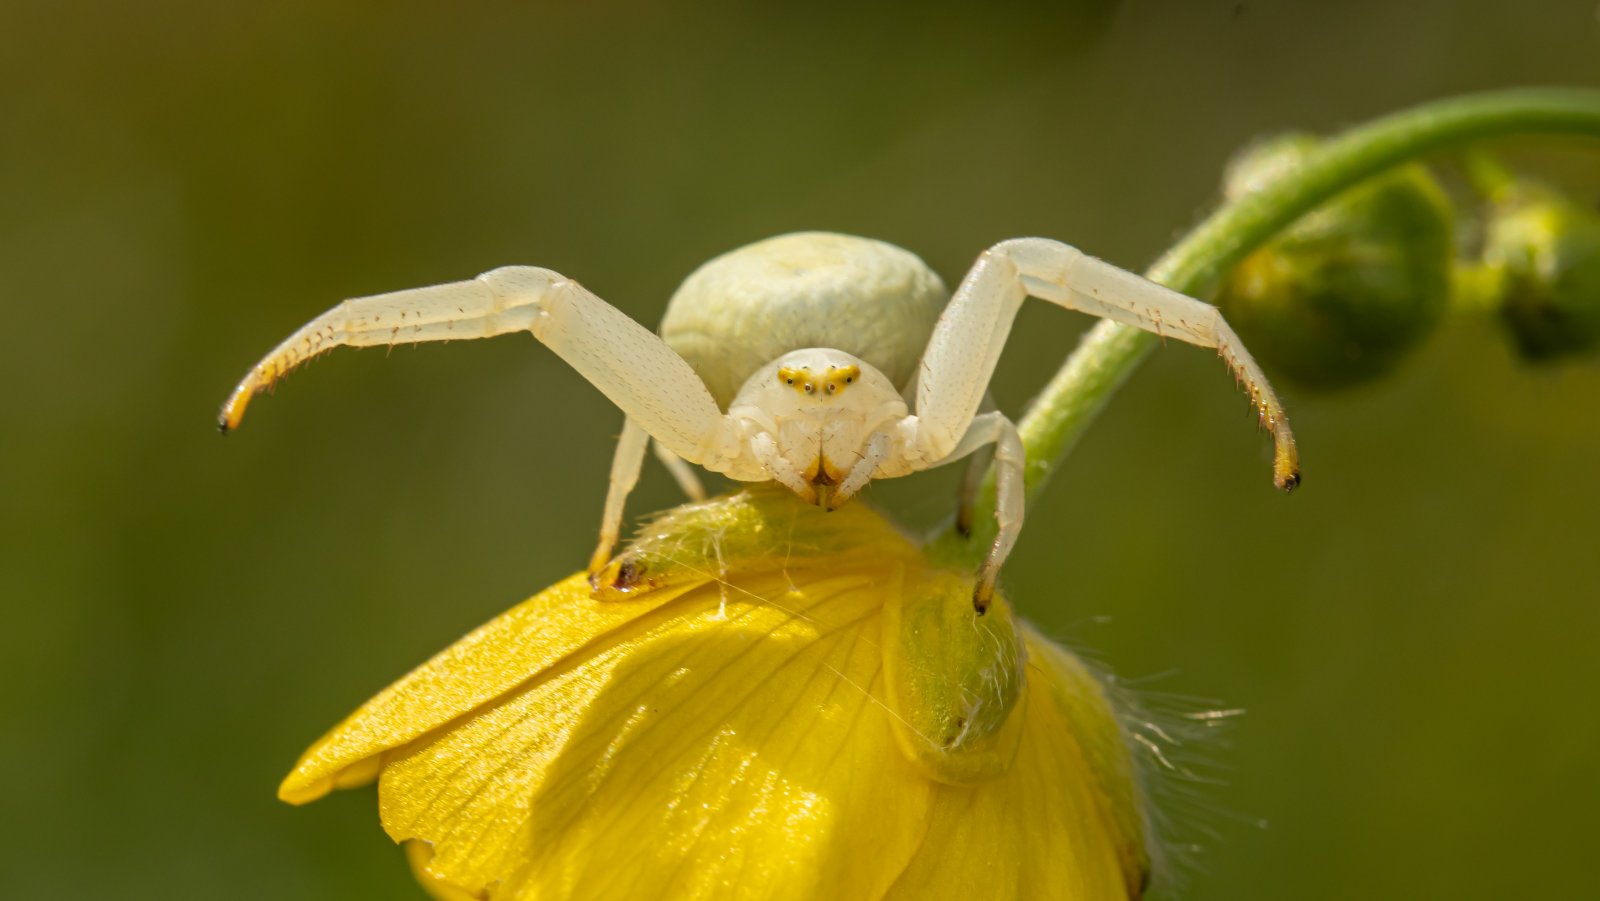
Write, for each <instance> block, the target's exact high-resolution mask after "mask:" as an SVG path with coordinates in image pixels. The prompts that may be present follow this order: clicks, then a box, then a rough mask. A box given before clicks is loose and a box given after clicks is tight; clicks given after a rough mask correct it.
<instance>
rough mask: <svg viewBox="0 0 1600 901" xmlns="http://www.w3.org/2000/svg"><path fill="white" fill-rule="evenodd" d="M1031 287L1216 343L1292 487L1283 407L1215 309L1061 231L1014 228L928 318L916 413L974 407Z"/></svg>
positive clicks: (1065, 301) (1293, 458)
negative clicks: (1017, 234)
mask: <svg viewBox="0 0 1600 901" xmlns="http://www.w3.org/2000/svg"><path fill="white" fill-rule="evenodd" d="M1029 295H1032V296H1034V297H1039V298H1042V299H1044V300H1048V301H1051V302H1052V303H1055V304H1057V305H1059V306H1063V307H1066V308H1067V309H1071V310H1079V311H1082V312H1085V313H1090V314H1092V315H1095V316H1101V317H1104V318H1106V319H1112V320H1115V321H1117V322H1121V323H1124V324H1127V325H1132V326H1136V327H1138V328H1142V329H1145V330H1146V331H1150V332H1154V333H1156V334H1158V335H1162V336H1171V337H1174V338H1177V339H1179V340H1182V341H1186V342H1189V343H1191V344H1198V345H1200V346H1202V347H1214V348H1216V350H1217V353H1218V354H1219V355H1220V356H1221V357H1222V358H1223V359H1224V360H1225V361H1227V363H1228V367H1229V369H1231V370H1232V371H1233V374H1234V377H1235V378H1236V379H1238V380H1239V381H1240V382H1241V383H1242V384H1243V385H1244V386H1245V389H1246V391H1248V393H1249V395H1250V400H1251V402H1252V403H1253V404H1254V405H1255V408H1256V411H1257V414H1258V415H1259V416H1260V419H1261V423H1262V425H1264V426H1266V427H1267V428H1268V429H1269V430H1270V431H1271V432H1272V438H1273V444H1274V460H1273V480H1274V482H1275V483H1276V484H1277V486H1278V487H1279V488H1282V489H1284V490H1285V491H1291V490H1293V489H1294V488H1295V486H1297V485H1299V484H1300V461H1299V455H1298V453H1297V452H1296V450H1295V443H1294V433H1293V432H1291V431H1290V429H1289V419H1288V416H1286V415H1285V414H1284V411H1283V406H1282V405H1281V404H1280V403H1279V402H1278V398H1277V395H1276V394H1274V393H1273V391H1272V386H1271V384H1270V383H1268V381H1267V377H1266V375H1265V374H1264V373H1262V371H1261V368H1260V367H1259V366H1257V365H1256V362H1255V360H1254V359H1253V358H1252V357H1251V356H1250V352H1249V351H1247V350H1245V348H1244V345H1243V344H1241V343H1240V341H1239V338H1238V336H1237V335H1235V334H1234V332H1233V329H1232V328H1230V327H1229V326H1228V323H1227V322H1226V321H1225V320H1224V319H1223V318H1222V314H1221V312H1219V311H1218V310H1217V308H1216V307H1213V306H1211V305H1210V304H1208V303H1204V302H1202V301H1198V300H1195V299H1194V298H1192V297H1187V296H1185V295H1182V294H1179V293H1177V292H1176V291H1172V290H1170V289H1168V288H1164V287H1162V286H1161V285H1158V284H1156V283H1155V282H1151V281H1148V280H1146V279H1143V278H1140V277H1139V276H1137V275H1134V274H1133V273H1131V272H1128V271H1126V270H1124V269H1120V268H1118V267H1116V266H1113V265H1111V264H1110V263H1106V262H1104V261H1101V260H1097V259H1095V258H1094V257H1091V256H1087V255H1085V254H1084V253H1083V252H1082V251H1079V250H1078V249H1076V248H1074V247H1070V246H1068V245H1066V244H1062V243H1061V242H1059V241H1051V240H1048V239H1045V238H1018V239H1015V240H1011V241H1004V242H1002V243H1000V244H996V245H995V246H994V247H991V248H989V249H988V250H986V251H984V253H983V255H982V256H980V257H979V258H978V262H977V263H976V264H974V265H973V267H972V269H971V271H969V272H968V273H967V277H966V278H965V279H963V280H962V282H961V286H960V287H959V288H958V289H956V293H955V296H954V297H952V298H951V300H950V305H949V306H948V307H946V308H945V312H944V313H943V315H941V316H940V318H939V322H938V324H937V325H936V326H935V327H934V332H933V337H932V338H931V339H930V340H929V342H928V349H927V352H926V353H925V354H924V355H923V366H922V371H921V373H920V374H919V377H918V384H917V414H918V415H919V416H921V417H923V418H929V417H936V418H938V419H940V420H941V421H942V422H943V423H944V426H945V427H946V428H947V429H948V428H954V427H955V426H956V425H957V424H958V423H960V422H962V421H963V420H962V417H964V416H970V415H971V414H972V412H973V411H975V410H976V409H977V407H978V403H979V401H980V400H981V399H982V396H983V392H984V390H985V389H986V387H987V386H988V383H989V377H990V376H991V375H992V374H993V373H994V367H995V364H996V363H997V362H998V360H999V358H1000V352H1001V350H1002V349H1003V348H1004V346H1005V341H1006V337H1007V335H1009V334H1010V331H1011V324H1012V321H1013V319H1014V318H1015V317H1016V314H1017V309H1018V308H1019V307H1020V306H1021V305H1022V301H1023V300H1024V299H1025V298H1027V297H1028V296H1029Z"/></svg>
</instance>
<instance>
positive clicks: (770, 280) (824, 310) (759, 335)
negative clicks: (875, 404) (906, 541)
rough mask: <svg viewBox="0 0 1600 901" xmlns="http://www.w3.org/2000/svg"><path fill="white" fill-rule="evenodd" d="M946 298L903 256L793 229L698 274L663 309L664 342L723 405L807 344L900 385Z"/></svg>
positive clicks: (921, 267) (930, 276)
mask: <svg viewBox="0 0 1600 901" xmlns="http://www.w3.org/2000/svg"><path fill="white" fill-rule="evenodd" d="M949 300H950V292H949V290H948V289H946V288H945V286H944V282H943V281H942V280H940V278H939V276H938V275H936V274H935V273H934V271H933V270H932V269H929V268H928V265H927V264H926V263H924V262H923V261H922V260H921V259H919V258H918V257H917V256H916V255H915V254H912V253H910V252H909V251H906V250H902V249H901V248H899V247H896V246H894V245H893V244H886V243H884V242H883V241H874V240H871V239H868V238H856V237H852V236H849V235H836V234H831V233H828V232H800V233H798V234H791V235H779V236H778V237H776V238H768V239H767V240H765V241H758V242H756V243H754V244H750V245H747V246H745V247H741V248H739V249H738V250H734V251H730V252H729V253H725V254H723V255H721V256H719V257H717V258H716V259H713V260H711V261H710V262H708V263H706V264H705V265H703V266H701V267H700V268H699V269H696V270H695V271H694V272H693V273H692V274H691V275H690V276H689V277H688V278H687V279H684V282H683V285H682V287H680V288H678V290H677V291H676V292H675V293H674V294H673V295H672V300H671V301H670V302H669V303H668V304H667V312H666V315H664V316H663V317H662V319H661V338H662V340H664V341H666V342H667V346H668V347H671V348H672V349H673V350H675V351H677V352H678V355H679V356H681V357H683V358H684V359H685V360H687V361H688V362H689V365H690V366H692V367H694V370H695V372H697V373H699V375H700V377H701V378H702V379H704V380H705V383H706V387H707V388H709V389H710V391H711V396H712V397H714V398H716V401H717V403H718V404H719V405H721V406H722V407H723V409H728V408H729V406H730V405H731V404H732V402H733V397H734V395H735V393H737V392H738V391H739V390H740V389H741V388H742V387H743V386H744V385H745V383H746V380H747V379H748V378H749V377H750V374H751V373H753V372H755V371H756V370H757V369H758V368H760V367H762V366H765V365H767V364H769V363H771V362H772V361H773V360H776V359H777V358H778V357H779V356H782V355H783V354H785V353H788V352H789V351H792V350H796V349H799V348H806V347H831V348H835V349H838V350H842V351H844V352H845V353H848V354H851V355H853V356H856V357H860V358H861V359H862V360H865V361H866V362H868V363H871V364H872V365H873V366H874V367H875V368H876V369H877V370H878V371H879V372H881V373H883V375H884V376H886V377H887V378H888V379H889V381H891V382H893V383H894V384H895V385H896V386H897V387H899V388H902V389H903V388H905V386H906V384H907V383H908V382H909V381H910V380H911V378H912V377H913V376H914V375H915V372H916V365H917V361H918V360H919V359H921V358H922V352H923V350H924V349H925V348H926V347H927V344H928V336H929V335H931V334H932V333H933V326H934V323H936V322H938V321H939V314H940V313H941V312H943V311H944V308H945V304H947V303H948V302H949Z"/></svg>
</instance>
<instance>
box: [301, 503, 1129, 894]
mask: <svg viewBox="0 0 1600 901" xmlns="http://www.w3.org/2000/svg"><path fill="white" fill-rule="evenodd" d="M601 583H602V586H603V587H602V589H601V590H600V591H598V592H594V591H591V589H590V586H589V584H588V582H587V581H586V580H585V579H584V578H583V577H582V576H581V575H580V576H574V577H572V578H570V579H567V580H566V581H564V582H561V583H560V584H557V585H555V586H554V587H552V588H550V589H548V590H547V591H544V592H542V593H540V594H539V595H537V596H535V597H533V598H531V599H529V600H527V601H524V602H523V603H522V604H520V605H518V606H516V607H514V608H512V609H511V610H510V611H508V612H506V613H505V614H503V615H501V616H500V617H498V618H497V619H495V620H493V621H491V622H489V623H488V624H486V625H484V626H482V627H480V628H479V629H478V630H476V631H475V632H473V633H471V634H470V635H468V636H466V637H465V638H463V639H461V640H460V641H458V642H457V643H456V644H455V645H453V646H451V647H450V648H448V649H446V650H445V651H443V652H442V653H440V654H438V655H437V656H435V657H434V658H433V659H432V660H430V661H428V662H427V663H426V664H424V665H423V666H421V667H420V668H418V669H417V670H415V671H414V672H412V673H411V674H410V675H408V676H406V677H404V678H403V679H401V680H400V681H399V682H396V683H395V684H394V685H392V686H390V687H389V688H387V689H385V690H384V691H383V692H382V693H380V694H379V695H378V696H377V697H375V698H373V699H372V700H371V701H369V702H367V703H366V704H365V705H364V706H362V707H361V709H359V710H357V711H356V712H355V713H354V714H352V715H351V716H350V717H349V718H348V719H346V720H345V721H344V722H343V723H341V724H340V725H339V726H338V727H336V728H335V729H334V730H333V731H332V732H330V733H329V734H328V735H327V736H325V737H324V738H323V739H322V740H321V741H319V742H317V743H316V744H315V745H313V746H312V747H311V749H310V750H308V751H307V752H306V753H305V755H304V757H302V758H301V760H300V762H299V764H297V765H296V766H295V768H294V771H293V772H292V773H290V775H289V777H288V778H287V779H285V780H284V782H283V785H282V787H281V788H280V789H279V795H280V796H281V797H282V798H283V799H284V800H286V801H289V802H291V803H295V804H302V803H305V802H308V801H312V800H315V799H316V798H319V797H322V796H323V795H325V794H327V793H328V792H329V791H331V790H333V789H335V788H345V787H350V786H355V785H360V784H364V783H366V782H369V781H372V780H373V779H374V778H376V779H377V782H378V809H379V816H380V819H381V820H382V823H383V827H384V829H385V830H386V831H387V832H388V833H389V835H390V836H391V837H392V838H393V839H394V840H395V841H397V842H405V843H407V851H408V854H409V856H410V857H411V860H412V863H413V866H414V867H415V868H416V870H417V874H418V878H419V879H421V880H422V882H423V884H424V885H425V886H426V887H427V888H428V890H429V891H430V892H432V893H433V894H434V895H435V896H436V897H438V898H447V899H464V898H493V899H532V898H539V899H545V898H584V899H590V898H627V899H641V898H746V897H749V898H757V897H759V898H830V899H831V898H874V899H875V898H916V899H922V898H959V899H973V898H984V899H991V898H1027V899H1048V898H1062V899H1113V898H1115V899H1122V898H1137V897H1138V896H1139V894H1140V892H1141V889H1142V885H1143V882H1144V880H1145V878H1146V876H1147V873H1148V858H1147V856H1146V853H1145V839H1144V824H1143V817H1142V813H1141V809H1140V806H1139V797H1138V790H1137V788H1136V785H1135V781H1134V778H1133V775H1132V772H1131V764H1130V758H1129V754H1128V751H1127V748H1126V746H1125V744H1124V741H1123V736H1122V733H1121V730H1120V728H1119V726H1118V722H1117V719H1116V717H1115V715H1114V713H1113V711H1112V709H1111V707H1110V705H1109V703H1108V702H1107V700H1106V697H1105V694H1104V691H1103V689H1102V687H1101V685H1100V683H1099V682H1098V681H1096V679H1095V678H1094V677H1093V676H1092V675H1091V674H1090V672H1089V671H1088V670H1087V669H1086V668H1085V667H1084V665H1083V664H1082V663H1081V662H1080V661H1079V660H1077V659H1076V658H1075V657H1073V656H1072V655H1070V654H1069V653H1067V652H1066V651H1064V650H1062V649H1061V648H1059V647H1057V646H1056V645H1053V644H1051V643H1050V642H1049V641H1047V640H1045V639H1043V638H1042V637H1040V636H1039V635H1038V634H1037V633H1036V632H1034V631H1032V630H1031V629H1029V628H1028V627H1027V626H1025V625H1023V624H1020V623H1018V622H1016V621H1015V620H1014V619H1013V618H1012V616H1011V613H1010V609H1009V607H1008V605H1007V604H1006V603H1005V601H1004V599H1003V598H1001V599H997V600H998V602H997V603H996V604H995V605H994V606H993V607H992V608H991V609H990V611H989V612H988V614H987V615H985V616H982V617H979V616H977V615H976V614H975V613H974V612H973V610H972V607H971V604H970V600H969V599H970V597H971V591H972V581H971V576H970V574H968V573H966V572H964V571H962V570H956V569H949V568H941V567H940V566H938V565H935V564H934V563H933V562H931V561H930V559H929V558H928V556H927V555H926V554H925V552H924V551H923V549H922V548H920V547H919V546H918V545H916V544H914V543H913V542H911V541H909V540H908V539H907V538H906V537H905V536H903V535H902V534H900V533H899V532H898V531H896V530H895V529H894V528H893V527H892V526H890V525H889V524H888V523H887V522H886V521H885V520H884V519H883V518H882V517H881V516H879V515H878V514H876V513H874V512H873V511H871V510H870V509H869V508H868V507H867V506H866V505H864V504H852V505H849V506H848V507H846V508H845V509H843V510H840V511H838V512H834V513H831V514H823V513H822V512H821V511H819V510H818V509H817V508H815V507H807V506H804V505H801V504H799V503H798V502H796V501H795V500H794V498H793V497H791V496H790V495H788V494H787V493H781V492H776V491H768V490H764V489H755V490H751V491H746V492H743V493H740V494H735V495H732V496H729V497H724V498H720V499H717V500H713V501H709V502H706V503H704V504H696V505H691V506H687V507H683V508H680V509H679V510H677V511H674V512H673V513H671V514H668V515H667V516H665V517H664V518H662V519H660V520H658V521H657V522H656V523H655V524H653V525H652V526H651V527H650V528H649V529H647V530H646V531H645V533H644V535H643V536H642V537H641V538H640V539H639V541H637V542H635V544H634V545H633V546H632V547H631V548H630V549H629V550H628V551H626V552H625V553H624V554H623V555H622V556H621V557H619V558H618V559H617V560H615V561H613V562H612V564H611V566H610V567H609V568H608V569H607V570H606V571H605V572H604V573H602V580H601Z"/></svg>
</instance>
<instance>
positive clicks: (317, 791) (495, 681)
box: [278, 576, 679, 804]
mask: <svg viewBox="0 0 1600 901" xmlns="http://www.w3.org/2000/svg"><path fill="white" fill-rule="evenodd" d="M678 593H679V592H678V591H671V590H668V591H661V592H652V593H651V594H649V595H646V596H641V597H640V598H638V599H637V600H632V601H629V602H627V603H599V602H597V601H593V600H591V599H590V597H589V585H588V583H587V582H586V581H585V580H584V579H583V578H582V577H580V576H573V577H572V578H570V579H568V580H566V581H564V582H561V583H559V584H557V585H556V586H554V587H553V588H551V589H550V590H548V591H545V592H543V593H542V594H539V595H537V596H535V597H533V598H530V599H528V600H526V601H524V602H522V603H521V604H518V605H517V606H516V607H513V608H512V609H510V610H508V611H507V612H505V613H503V614H501V615H500V616H499V617H497V618H495V619H494V620H492V621H490V622H489V623H487V624H485V625H483V626H481V627H479V628H478V629H476V630H474V631H473V632H471V633H470V634H468V635H467V636H466V637H465V638H462V639H461V640H460V641H458V642H456V643H455V644H453V645H451V646H450V647H448V648H446V649H445V650H443V651H441V652H439V653H438V654H436V655H434V657H433V659H431V660H429V661H428V662H427V663H424V664H423V665H422V666H420V667H417V668H416V669H415V670H412V671H411V673H409V674H408V675H406V676H405V677H404V678H402V679H401V680H400V681H398V682H396V683H394V684H393V685H391V686H389V687H388V688H386V689H384V690H383V691H382V692H380V693H379V694H378V695H377V696H376V697H374V698H373V699H372V700H370V701H368V702H367V703H365V704H363V705H362V706H361V708H360V709H359V710H357V711H356V712H355V713H353V714H351V715H350V716H348V717H346V718H345V720H344V722H342V723H340V724H339V725H338V726H335V727H334V728H333V729H332V730H331V731H330V732H329V733H328V734H327V735H325V736H323V738H322V739H321V740H319V741H318V742H317V743H316V744H314V745H312V746H311V748H310V749H309V750H307V751H306V752H305V754H303V755H302V756H301V757H300V762H299V763H297V764H295V768H294V770H293V771H292V772H290V773H289V776H288V777H287V778H286V779H284V780H283V784H282V785H280V786H279V787H278V797H280V798H282V799H283V800H285V801H288V802H290V803H292V804H304V803H306V802H308V801H315V800H316V799H317V798H320V797H322V796H323V795H325V794H327V793H328V792H330V791H332V790H333V789H335V788H348V787H350V786H352V785H360V784H364V783H366V782H369V781H371V780H372V778H373V777H374V776H376V775H377V773H378V769H379V768H380V767H381V765H382V762H383V761H382V757H381V756H380V755H382V754H383V753H384V752H386V751H390V750H393V749H395V748H399V747H402V746H403V745H405V744H407V743H409V742H411V741H415V740H416V739H417V738H419V737H421V736H423V735H424V734H426V733H428V732H429V731H431V730H433V729H437V728H440V727H442V726H445V725H446V724H448V723H449V722H451V721H452V720H454V719H456V718H457V717H460V716H463V715H466V714H468V713H470V712H471V711H472V710H474V709H475V708H477V707H479V706H480V705H482V704H485V703H488V702H489V701H492V700H494V699H495V698H497V697H499V696H500V695H503V694H505V693H506V692H507V691H510V690H511V689H513V688H515V687H516V686H518V685H520V684H521V683H523V682H524V681H526V680H527V679H529V678H530V677H532V676H534V675H535V674H538V673H540V672H543V671H544V670H546V669H548V668H549V667H551V666H554V665H556V664H557V663H559V662H560V661H561V660H562V659H563V658H565V657H566V656H568V655H569V654H572V653H574V652H576V651H579V650H580V649H582V648H585V647H586V646H589V645H592V644H596V643H603V642H605V641H606V640H607V638H608V636H610V635H611V634H612V633H613V632H614V631H615V630H617V629H619V628H621V627H623V626H625V625H627V624H628V623H630V622H632V621H633V620H635V619H637V618H638V617H641V616H643V615H645V614H647V613H649V612H650V611H652V610H654V609H656V608H658V607H660V606H661V605H663V604H666V603H668V602H670V601H671V600H672V599H673V597H675V596H676V595H677V594H678Z"/></svg>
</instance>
